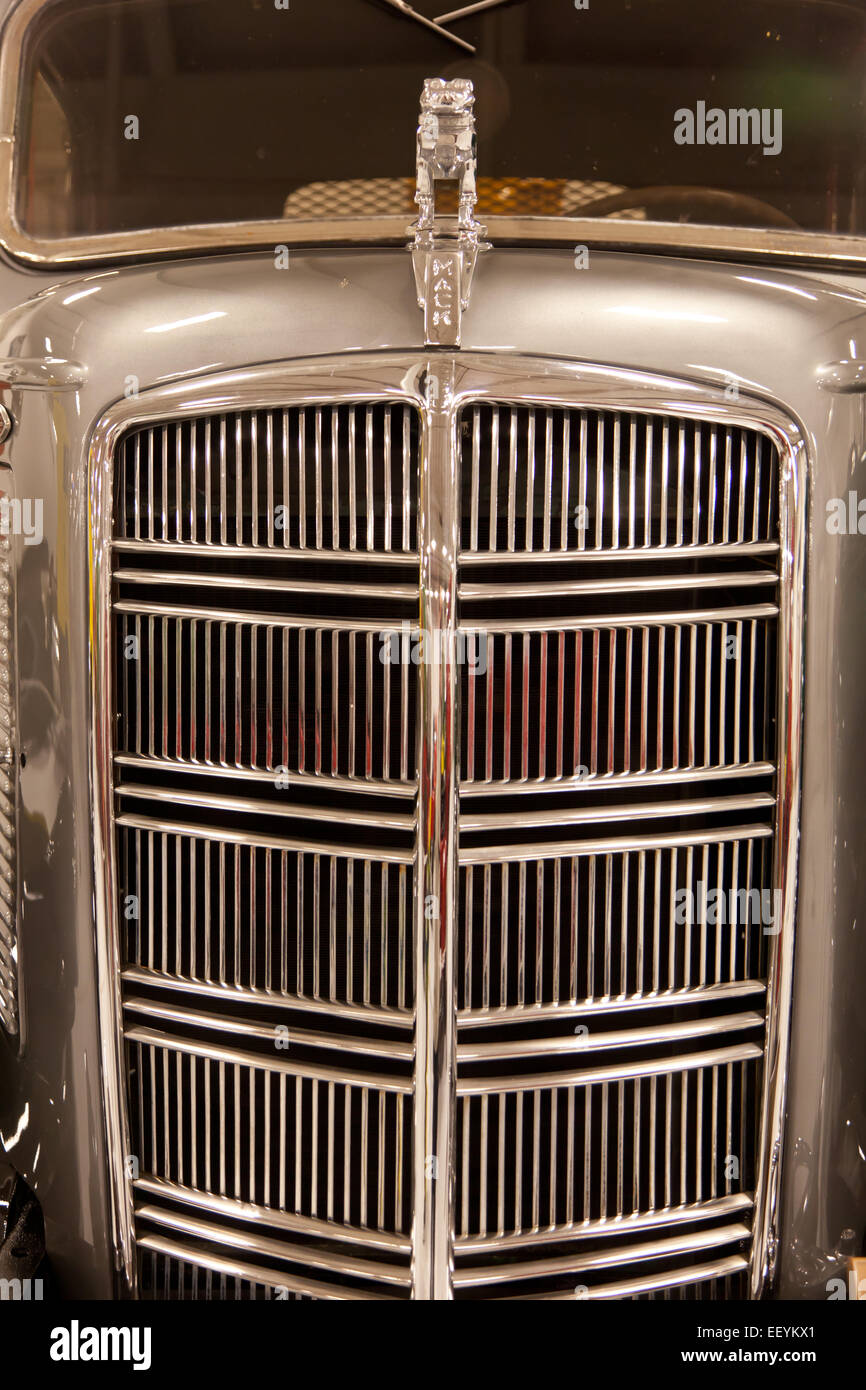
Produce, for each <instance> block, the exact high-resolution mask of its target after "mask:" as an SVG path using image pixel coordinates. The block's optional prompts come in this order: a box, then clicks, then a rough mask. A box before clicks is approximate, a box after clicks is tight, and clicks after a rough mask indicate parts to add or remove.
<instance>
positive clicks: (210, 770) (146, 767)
mask: <svg viewBox="0 0 866 1390" xmlns="http://www.w3.org/2000/svg"><path fill="white" fill-rule="evenodd" d="M114 766H115V767H116V768H127V767H128V768H132V769H133V771H138V772H140V773H141V772H148V773H151V772H157V773H168V774H170V775H171V776H172V777H174V776H175V775H176V774H177V775H181V776H182V775H183V774H184V773H187V774H190V775H192V776H195V777H223V778H226V779H227V780H229V781H233V782H238V781H245V782H253V783H255V782H265V783H267V784H268V785H269V786H274V785H275V782H276V776H277V774H276V773H275V771H274V770H273V769H272V768H271V769H268V768H262V767H216V766H214V764H212V763H200V762H189V763H179V762H176V761H175V760H174V759H173V758H151V757H148V756H146V755H142V754H137V753H118V754H117V755H116V756H115V758H114ZM279 779H280V787H282V788H286V789H287V788H289V787H306V788H308V789H309V788H314V787H316V788H320V787H326V788H327V789H328V791H331V792H351V793H352V794H353V795H357V793H359V792H365V793H366V792H370V793H375V794H376V795H377V796H389V797H404V798H405V799H407V800H411V799H412V798H413V797H414V796H415V791H416V788H415V784H414V782H394V781H385V780H384V779H382V778H379V777H365V778H364V780H363V782H360V781H359V780H358V778H357V777H335V776H333V775H332V774H329V775H328V776H327V777H325V776H324V775H323V776H317V775H316V774H315V773H307V772H290V771H289V769H288V768H281V769H280V773H279ZM116 790H117V791H118V793H120V794H121V795H123V794H125V793H126V792H127V791H128V788H127V786H126V785H121V786H118V787H117V788H116ZM208 804H209V805H213V800H212V799H211V801H210V802H209V803H208ZM305 814H306V811H305ZM346 814H347V815H350V814H353V813H352V812H350V811H348V810H347V812H346ZM355 814H360V812H356V813H355ZM377 814H378V813H377ZM383 820H384V823H385V824H386V825H388V826H392V825H394V826H397V825H399V826H401V827H402V826H404V825H405V824H406V820H404V819H400V820H391V818H390V815H389V814H388V813H384V814H383ZM353 823H354V824H361V822H360V821H355V822H353Z"/></svg>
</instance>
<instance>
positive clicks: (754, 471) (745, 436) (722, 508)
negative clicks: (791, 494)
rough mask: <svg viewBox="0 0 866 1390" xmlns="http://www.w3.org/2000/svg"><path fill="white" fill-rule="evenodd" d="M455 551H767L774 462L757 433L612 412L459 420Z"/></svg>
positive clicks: (533, 411) (487, 408)
mask: <svg viewBox="0 0 866 1390" xmlns="http://www.w3.org/2000/svg"><path fill="white" fill-rule="evenodd" d="M461 437H462V442H463V469H462V478H463V549H464V552H465V553H466V554H467V555H468V556H471V557H472V558H480V557H482V556H483V555H485V554H487V555H494V554H496V553H500V554H502V553H506V554H507V553H509V552H510V553H515V554H516V553H520V552H523V553H525V554H530V555H533V554H542V555H544V556H545V557H547V558H550V557H554V556H556V555H558V554H566V555H567V554H571V553H574V552H589V553H593V552H598V553H603V554H609V553H610V552H618V551H628V550H639V549H643V550H664V549H668V548H671V547H677V548H687V549H690V550H691V549H697V548H700V547H707V546H717V545H725V546H728V545H740V546H742V545H744V544H745V545H746V546H748V547H750V548H755V549H758V548H763V549H765V550H769V551H771V550H772V549H773V546H774V543H775V540H776V536H777V530H778V491H777V490H776V486H775V484H776V482H777V478H776V476H775V475H776V468H777V462H776V457H775V450H774V448H773V446H772V444H771V443H770V441H769V440H767V439H765V438H764V437H763V435H761V434H759V433H757V432H756V431H753V430H744V429H738V428H733V427H726V426H724V425H719V424H715V423H713V422H711V421H701V420H677V419H670V418H669V417H667V416H662V415H643V414H632V413H626V412H620V411H613V410H609V411H600V410H563V409H554V408H551V409H547V410H544V409H540V408H537V407H535V406H532V405H513V406H507V405H500V404H497V403H489V402H479V403H478V404H476V405H474V406H472V407H471V408H470V409H466V410H464V413H463V416H462V418H461Z"/></svg>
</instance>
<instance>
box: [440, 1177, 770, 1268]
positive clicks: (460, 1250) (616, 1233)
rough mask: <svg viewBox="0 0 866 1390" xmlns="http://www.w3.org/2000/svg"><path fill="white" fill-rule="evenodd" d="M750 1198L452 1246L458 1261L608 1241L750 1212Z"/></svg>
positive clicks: (739, 1195)
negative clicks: (539, 1246)
mask: <svg viewBox="0 0 866 1390" xmlns="http://www.w3.org/2000/svg"><path fill="white" fill-rule="evenodd" d="M753 1205H754V1201H753V1198H752V1197H751V1195H750V1194H749V1193H748V1192H732V1193H730V1195H729V1196H727V1197H715V1198H713V1199H712V1200H710V1201H707V1202H693V1203H691V1205H689V1206H680V1207H662V1208H661V1210H659V1211H645V1212H637V1213H636V1214H634V1215H632V1216H616V1217H613V1218H611V1219H608V1218H604V1219H602V1220H598V1221H580V1222H572V1223H571V1225H567V1226H566V1225H560V1226H542V1227H540V1228H539V1229H532V1230H529V1231H512V1232H511V1234H510V1235H499V1234H498V1233H497V1234H496V1235H489V1236H458V1237H457V1239H456V1241H455V1242H454V1249H455V1253H456V1255H457V1256H458V1257H460V1256H465V1255H496V1254H498V1252H499V1251H500V1250H520V1249H526V1248H531V1247H533V1246H538V1245H559V1244H563V1243H565V1242H567V1241H572V1240H573V1241H589V1240H594V1239H595V1238H596V1237H598V1236H605V1237H607V1236H610V1237H611V1238H612V1239H617V1238H618V1237H622V1236H627V1235H630V1234H631V1233H632V1232H633V1231H650V1230H654V1229H656V1228H659V1227H665V1226H676V1225H679V1224H681V1223H682V1224H685V1223H688V1222H697V1221H712V1220H715V1219H716V1218H718V1217H725V1216H732V1215H735V1214H737V1213H742V1214H744V1213H746V1212H748V1211H751V1209H752V1207H753Z"/></svg>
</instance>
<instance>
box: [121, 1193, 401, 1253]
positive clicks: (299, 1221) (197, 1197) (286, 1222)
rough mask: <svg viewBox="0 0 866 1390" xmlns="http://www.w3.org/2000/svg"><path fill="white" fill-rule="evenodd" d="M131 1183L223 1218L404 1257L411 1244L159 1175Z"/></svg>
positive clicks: (367, 1229) (162, 1199)
mask: <svg viewBox="0 0 866 1390" xmlns="http://www.w3.org/2000/svg"><path fill="white" fill-rule="evenodd" d="M134 1186H135V1190H136V1192H138V1193H143V1194H144V1195H145V1196H150V1197H155V1198H157V1199H159V1201H160V1202H177V1203H180V1204H182V1205H184V1206H187V1207H193V1208H194V1209H195V1210H196V1211H200V1212H209V1213H210V1214H211V1215H213V1216H216V1217H222V1218H224V1219H225V1220H227V1221H246V1222H249V1223H251V1224H253V1225H256V1224H257V1225H261V1226H266V1227H271V1228H273V1229H274V1230H283V1231H290V1232H292V1234H294V1235H297V1236H303V1237H305V1238H307V1237H309V1238H316V1239H321V1240H328V1241H339V1242H345V1243H346V1244H348V1245H360V1246H363V1247H364V1248H365V1249H367V1250H370V1251H371V1252H372V1253H374V1254H377V1253H378V1254H382V1255H392V1256H394V1257H397V1258H399V1257H401V1256H402V1257H408V1256H409V1255H410V1254H411V1253H412V1244H411V1241H410V1240H409V1239H408V1237H406V1236H398V1235H394V1234H393V1233H392V1232H391V1231H376V1230H373V1229H372V1228H371V1227H369V1226H368V1227H362V1226H349V1225H345V1224H344V1223H343V1222H341V1221H321V1220H317V1219H315V1218H314V1217H310V1216H298V1215H297V1214H296V1213H295V1212H291V1211H278V1210H275V1209H274V1208H273V1207H263V1206H257V1205H256V1204H255V1203H252V1202H236V1201H234V1200H233V1199H232V1198H231V1197H220V1196H218V1195H217V1194H216V1193H214V1192H203V1191H201V1189H199V1188H192V1187H181V1186H180V1184H178V1183H172V1182H165V1181H164V1180H163V1179H161V1178H151V1177H142V1178H137V1179H136V1180H135V1183H134Z"/></svg>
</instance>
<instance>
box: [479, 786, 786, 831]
mask: <svg viewBox="0 0 866 1390" xmlns="http://www.w3.org/2000/svg"><path fill="white" fill-rule="evenodd" d="M775 804H776V798H775V797H774V796H771V795H770V794H769V793H768V792H756V793H754V794H753V795H750V796H717V797H714V798H713V799H712V800H709V799H703V800H698V799H695V800H689V801H685V800H682V801H656V802H652V803H647V802H635V803H634V804H632V805H623V806H615V807H612V806H610V805H609V804H605V805H599V806H562V807H560V808H559V809H557V810H555V811H551V810H547V809H542V810H531V811H527V810H525V809H523V808H522V807H518V809H517V810H515V811H507V812H500V813H490V812H486V813H485V812H481V813H476V814H474V815H471V814H467V813H465V812H464V813H463V814H462V815H461V817H460V829H461V831H463V832H464V833H466V832H469V831H473V830H474V831H483V830H489V831H493V830H513V829H515V828H518V827H519V828H520V829H537V828H538V827H539V826H545V825H551V826H554V825H561V826H570V825H598V824H600V823H601V824H603V823H605V822H610V821H614V822H616V823H617V824H619V823H620V822H622V821H631V820H639V821H643V820H659V819H664V818H665V817H673V818H675V819H679V818H680V817H681V816H709V815H713V814H714V813H725V814H727V813H733V812H741V811H748V812H753V811H755V812H758V811H767V810H772V808H773V807H774V806H775Z"/></svg>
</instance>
